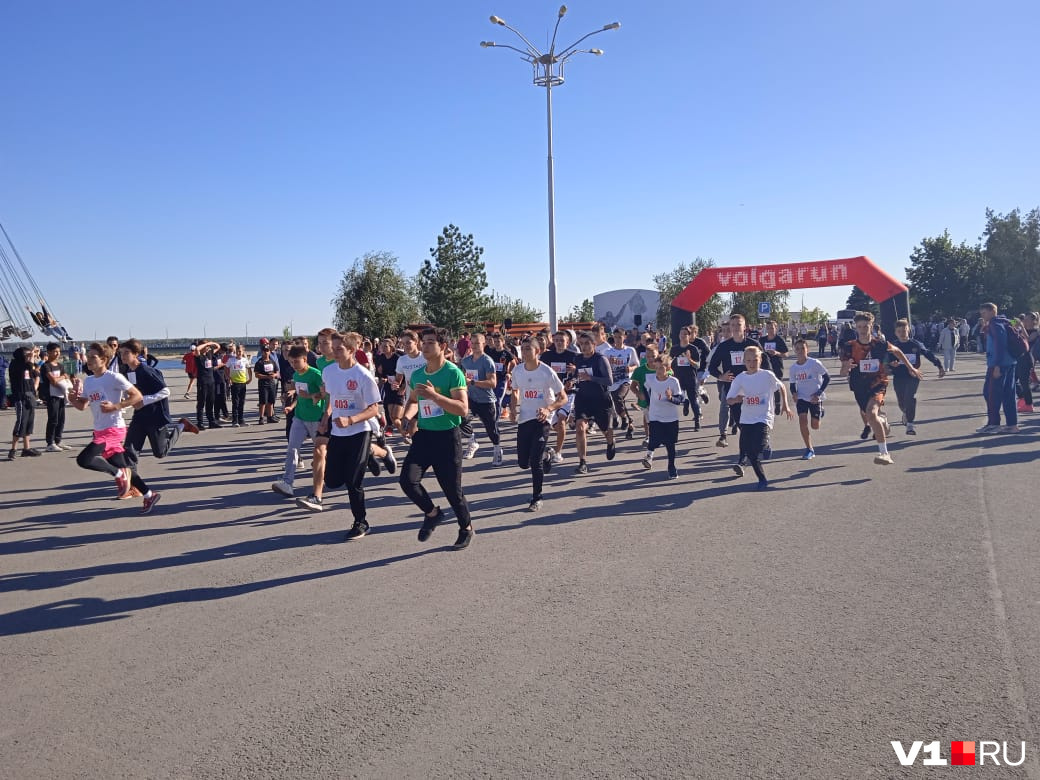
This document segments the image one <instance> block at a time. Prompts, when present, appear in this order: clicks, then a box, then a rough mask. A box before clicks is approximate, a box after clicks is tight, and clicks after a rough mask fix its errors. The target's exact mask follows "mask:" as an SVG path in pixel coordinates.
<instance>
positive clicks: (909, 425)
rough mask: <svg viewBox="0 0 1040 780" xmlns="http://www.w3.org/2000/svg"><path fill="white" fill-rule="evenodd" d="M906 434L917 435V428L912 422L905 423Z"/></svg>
mask: <svg viewBox="0 0 1040 780" xmlns="http://www.w3.org/2000/svg"><path fill="white" fill-rule="evenodd" d="M906 435H907V436H916V435H917V429H916V428H915V427H914V424H913V423H907V424H906Z"/></svg>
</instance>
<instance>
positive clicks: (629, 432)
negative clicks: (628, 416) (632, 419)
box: [625, 423, 635, 441]
mask: <svg viewBox="0 0 1040 780" xmlns="http://www.w3.org/2000/svg"><path fill="white" fill-rule="evenodd" d="M634 436H635V433H633V431H632V424H631V423H629V424H628V430H626V431H625V438H626V439H627V440H628V441H632V438H633V437H634Z"/></svg>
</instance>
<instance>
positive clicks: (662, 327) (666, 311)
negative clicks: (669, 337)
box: [654, 257, 725, 334]
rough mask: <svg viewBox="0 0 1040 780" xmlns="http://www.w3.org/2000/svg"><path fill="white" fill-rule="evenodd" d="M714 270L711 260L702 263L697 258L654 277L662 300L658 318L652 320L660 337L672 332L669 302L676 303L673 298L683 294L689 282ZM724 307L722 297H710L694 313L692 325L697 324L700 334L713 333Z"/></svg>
mask: <svg viewBox="0 0 1040 780" xmlns="http://www.w3.org/2000/svg"><path fill="white" fill-rule="evenodd" d="M714 267H715V261H714V260H712V259H710V258H709V259H707V260H705V259H704V258H702V257H698V258H697V259H695V260H692V261H690V262H689V263H682V262H680V263H679V265H677V266H676V267H675V268H673V269H672V270H671V271H666V272H665V273H661V274H655V275H654V287H655V288H656V289H657V292H658V293H659V294H660V296H661V300H660V303H659V304H658V307H657V316H656V318H655V320H654V324H655V325H656V326H657V330H658V331H660V332H662V333H670V332H671V329H672V301H673V300H675V296H677V295H678V294H679V293H681V292H682V291H683V290H685V289H686V285H688V284H689V283H690V282H692V281H693V278H694V277H695V276H696V275H697V274H699V273H700V272H701V271H703V270H704V269H705V268H714ZM724 306H725V304H724V303H723V301H722V296H721V295H713V296H711V297H710V298H709V299H708V300H707V301H705V302H704V305H703V306H701V307H700V308H699V309H698V310H697V312H696V314H695V315H694V321H695V322H696V323H697V327H699V328H700V329H701V333H704V334H707V333H710V332H711V331H713V330H714V329H715V326H716V325H718V324H719V322H720V321H721V320H722V314H723V311H724Z"/></svg>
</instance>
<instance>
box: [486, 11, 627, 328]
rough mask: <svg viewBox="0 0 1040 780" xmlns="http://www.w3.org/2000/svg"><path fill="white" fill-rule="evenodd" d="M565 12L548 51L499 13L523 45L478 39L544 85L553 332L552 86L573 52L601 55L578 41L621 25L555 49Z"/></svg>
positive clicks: (552, 324)
mask: <svg viewBox="0 0 1040 780" xmlns="http://www.w3.org/2000/svg"><path fill="white" fill-rule="evenodd" d="M566 13H567V6H565V5H561V6H560V10H559V12H558V14H557V16H556V26H555V27H554V28H553V34H552V41H551V42H550V44H549V51H548V52H545V53H542V52H541V51H539V50H538V48H537V47H536V46H534V44H532V43H531V42H530V41H529V40H527V38H525V37H524V36H523V34H522V33H521V32H520V31H519V30H517V29H515V28H513V27H510V26H509V25H508V24H506V22H505V20H504V19H502V17H500V16H492V17H491V23H492V24H494V25H498V26H499V27H505V28H506V29H507V30H509V31H510V32H512V33H513V34H515V35H516V37H517V38H519V39H520V40H521V41H523V44H524V48H523V49H520V48H517V47H516V46H510V45H509V44H503V43H495V42H494V41H481V42H480V46H481V48H484V49H490V48H496V49H511V50H512V51H515V52H517V53H519V54H520V57H521V59H523V60H524V62H526V63H528V64H529V65H531V67H532V68H533V70H534V79H533V83H534V85H535V86H536V87H545V118H546V127H547V130H548V147H549V155H548V173H549V187H548V189H549V328H550V331H551V332H555V331H556V328H557V325H558V319H557V312H556V211H555V206H554V203H553V153H552V88H553V87H558V86H560V85H561V84H563V66H564V65H565V64H566V63H567V60H569V59H570V58H571V57H572V56H574V55H575V54H593V55H595V56H597V57H599V56H600V55H602V54H603V50H602V49H579V48H578V44H579V43H581V42H582V41H584V40H585V39H586V38H588V37H589V36H592V35H596V34H597V33H601V32H606V31H607V30H617V29H618V28H620V27H621V23H620V22H611V23H610V24H605V25H603V27H601V28H600V29H598V30H593V31H592V32H590V33H586V34H585V35H583V36H582V37H580V38H578V40H576V41H575V42H574V43H572V44H571V45H570V46H567V47H565V48H563V49H560V50H557V48H556V33H557V31H558V30H559V28H560V22H561V21H562V20H563V17H564V15H565V14H566Z"/></svg>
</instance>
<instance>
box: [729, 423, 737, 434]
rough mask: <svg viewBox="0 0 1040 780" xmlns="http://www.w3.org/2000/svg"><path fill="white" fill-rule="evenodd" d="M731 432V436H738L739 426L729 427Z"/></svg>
mask: <svg viewBox="0 0 1040 780" xmlns="http://www.w3.org/2000/svg"><path fill="white" fill-rule="evenodd" d="M729 432H730V435H731V436H736V435H737V426H736V425H731V426H729Z"/></svg>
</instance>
